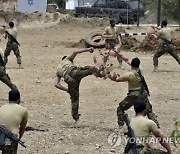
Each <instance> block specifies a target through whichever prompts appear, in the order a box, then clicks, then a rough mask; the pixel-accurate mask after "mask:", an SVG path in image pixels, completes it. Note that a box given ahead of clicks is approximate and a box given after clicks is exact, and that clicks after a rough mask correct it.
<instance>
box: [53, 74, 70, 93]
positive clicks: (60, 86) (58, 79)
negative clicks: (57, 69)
mask: <svg viewBox="0 0 180 154" xmlns="http://www.w3.org/2000/svg"><path fill="white" fill-rule="evenodd" d="M60 82H61V77H60V76H59V75H56V77H55V79H54V86H55V87H56V88H58V89H60V90H63V91H66V92H68V88H66V87H64V86H62V84H61V83H60Z"/></svg>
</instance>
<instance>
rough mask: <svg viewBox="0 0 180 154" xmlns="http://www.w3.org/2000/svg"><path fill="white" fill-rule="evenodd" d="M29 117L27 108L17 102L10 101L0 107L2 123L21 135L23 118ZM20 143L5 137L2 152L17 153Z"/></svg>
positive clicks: (6, 153) (3, 153) (7, 153)
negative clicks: (20, 127) (20, 128)
mask: <svg viewBox="0 0 180 154" xmlns="http://www.w3.org/2000/svg"><path fill="white" fill-rule="evenodd" d="M27 118H28V112H27V109H26V108H24V107H22V106H20V105H18V104H16V103H9V104H6V105H3V106H2V107H0V125H3V126H4V127H5V128H6V129H7V130H8V131H10V132H11V133H13V134H14V135H16V136H17V137H18V136H19V125H20V123H21V121H22V119H26V120H27ZM17 148H18V143H17V142H15V141H11V140H10V139H8V138H6V139H5V145H4V146H0V150H2V154H17Z"/></svg>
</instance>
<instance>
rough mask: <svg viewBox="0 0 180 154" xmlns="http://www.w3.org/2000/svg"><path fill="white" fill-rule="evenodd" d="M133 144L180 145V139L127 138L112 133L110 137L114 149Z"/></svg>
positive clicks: (109, 142) (109, 140)
mask: <svg viewBox="0 0 180 154" xmlns="http://www.w3.org/2000/svg"><path fill="white" fill-rule="evenodd" d="M128 142H129V143H131V144H135V143H137V144H142V143H143V144H144V143H146V144H148V143H154V144H159V142H161V143H169V144H174V143H175V144H180V138H171V137H164V138H158V137H154V136H150V137H136V138H135V137H127V136H124V135H121V134H118V133H111V134H110V135H109V136H108V144H109V145H111V146H112V147H113V148H115V147H117V146H119V145H120V144H121V143H125V144H127V143H128Z"/></svg>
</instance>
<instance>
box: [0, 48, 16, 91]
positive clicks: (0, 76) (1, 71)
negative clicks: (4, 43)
mask: <svg viewBox="0 0 180 154" xmlns="http://www.w3.org/2000/svg"><path fill="white" fill-rule="evenodd" d="M0 56H1V58H2V59H1V61H3V54H2V49H1V48H0ZM0 80H1V81H2V82H3V83H5V84H6V85H7V86H8V87H9V88H11V89H14V90H15V89H17V87H16V86H15V85H14V84H13V83H12V82H11V79H10V77H9V75H8V74H6V69H5V67H4V66H3V65H2V64H1V63H0Z"/></svg>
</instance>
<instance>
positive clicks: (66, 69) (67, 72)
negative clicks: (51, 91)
mask: <svg viewBox="0 0 180 154" xmlns="http://www.w3.org/2000/svg"><path fill="white" fill-rule="evenodd" d="M93 73H98V70H97V69H96V68H95V67H91V66H85V67H76V66H74V65H73V63H72V62H71V61H70V60H69V59H68V58H65V59H64V60H62V62H61V63H60V64H59V65H58V68H57V74H58V75H59V76H61V77H63V78H64V81H65V82H66V83H67V84H68V93H69V95H70V99H71V107H72V111H71V114H72V117H73V119H74V120H78V119H79V114H78V110H79V85H80V82H81V79H82V78H84V77H86V76H88V75H92V74H93Z"/></svg>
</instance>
